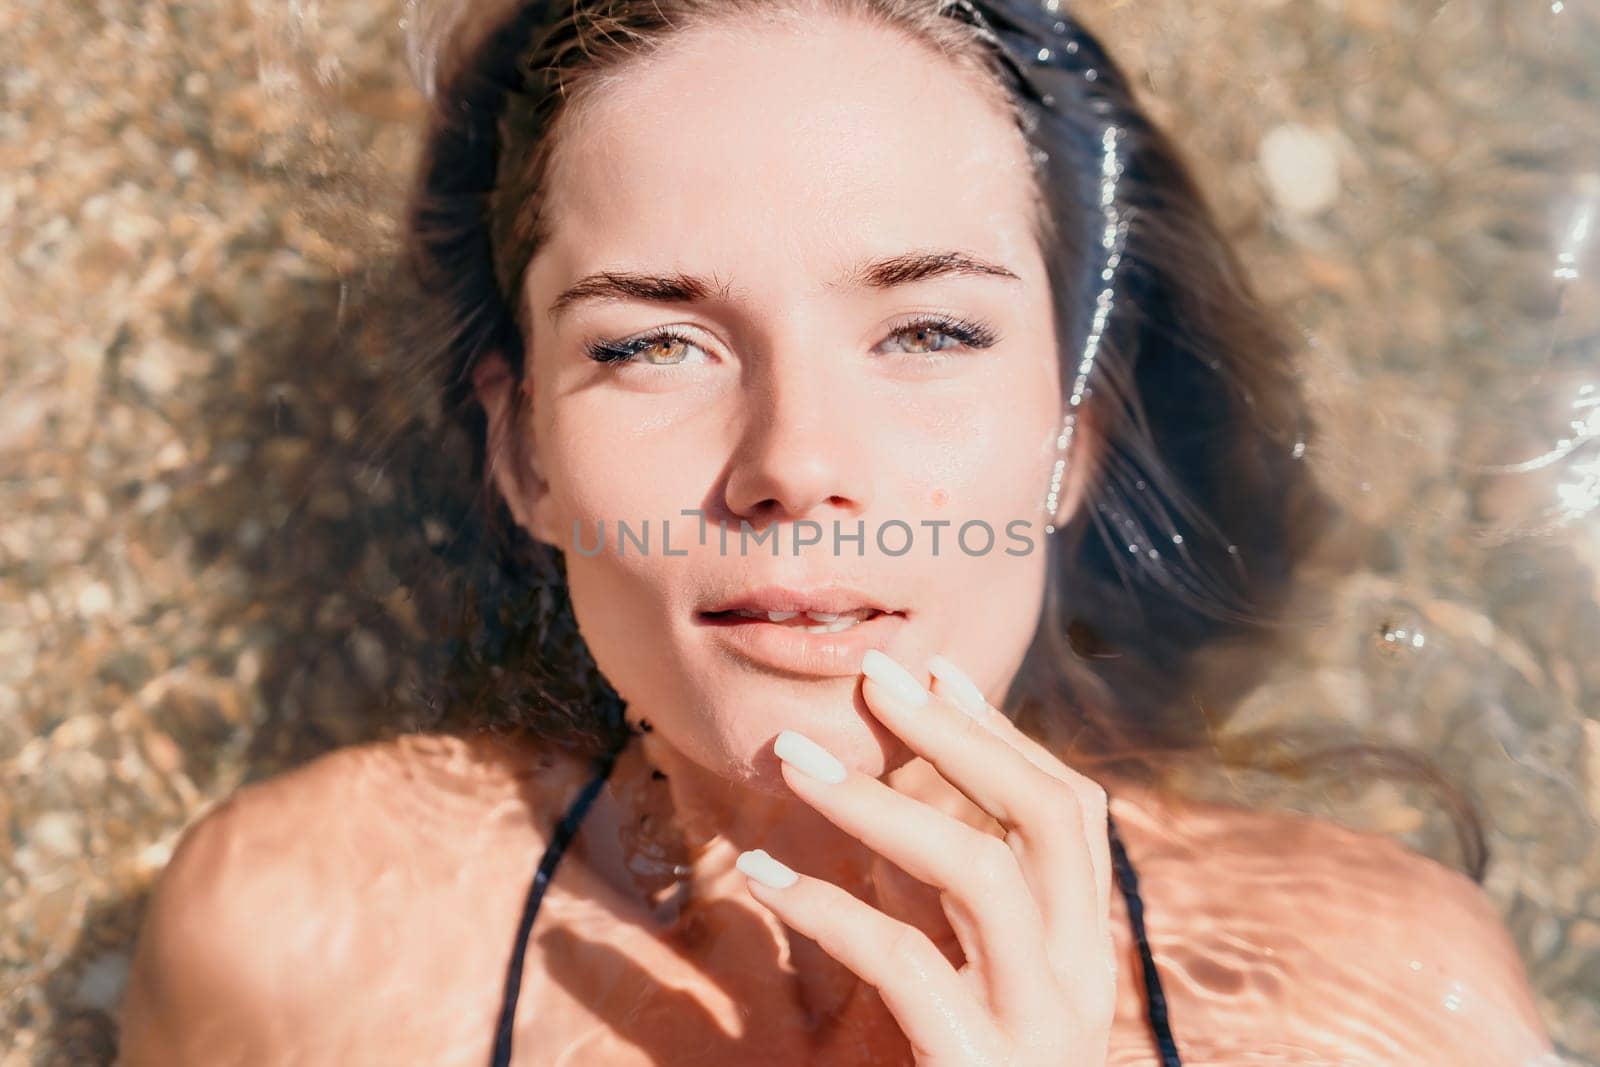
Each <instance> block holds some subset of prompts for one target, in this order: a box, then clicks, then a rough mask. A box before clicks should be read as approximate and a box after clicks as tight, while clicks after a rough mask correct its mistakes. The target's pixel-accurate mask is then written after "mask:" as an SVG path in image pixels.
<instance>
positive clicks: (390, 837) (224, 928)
mask: <svg viewBox="0 0 1600 1067" xmlns="http://www.w3.org/2000/svg"><path fill="white" fill-rule="evenodd" d="M582 772H583V768H582V766H581V765H580V764H579V763H578V762H577V761H575V760H572V759H571V758H569V757H565V756H562V755H560V754H557V753H551V752H547V751H543V750H541V749H540V748H539V746H537V745H535V744H534V743H532V742H530V741H527V740H523V739H520V738H517V737H511V736H494V735H478V736H470V737H468V736H460V735H446V734H409V735H403V736H401V737H397V738H392V739H387V740H383V741H374V742H368V743H365V744H361V745H355V746H350V747H348V748H342V749H337V750H334V751H332V752H329V753H326V754H324V755H322V756H319V757H317V758H315V759H313V760H311V761H309V762H308V763H305V764H303V765H301V766H299V767H296V768H294V769H292V770H290V771H286V772H283V773H281V774H278V775H274V776H272V777H270V778H267V779H263V780H261V781H259V782H255V783H252V784H250V785H247V786H244V787H242V788H240V789H238V790H236V791H235V792H234V793H233V794H232V795H230V796H229V797H227V798H226V799H225V800H223V801H222V802H221V803H220V804H218V805H216V806H215V807H214V808H212V809H211V810H210V811H208V812H207V813H206V814H205V815H204V816H202V817H201V818H199V819H197V820H196V821H195V822H194V823H193V824H191V825H190V826H189V827H188V828H187V829H186V830H185V831H184V833H183V835H182V836H181V838H180V839H179V841H178V844H177V846H176V847H175V848H174V851H173V854H172V856H171V858H170V859H169V861H168V863H167V865H166V867H165V868H164V869H163V871H162V873H161V874H160V876H159V877H158V878H157V880H156V883H155V886H154V887H153V889H152V892H151V896H150V900H149V903H148V905H147V907H146V912H145V917H144V921H143V924H142V926H141V930H140V935H139V942H138V945H137V947H136V949H135V955H134V962H133V970H132V973H131V974H130V978H129V986H128V992H127V994H126V997H125V1000H124V1004H123V1017H124V1018H123V1062H124V1063H126V1064H128V1065H129V1067H136V1065H138V1064H141V1063H146V1062H150V1063H154V1062H161V1063H167V1064H181V1063H187V1062H190V1061H191V1060H193V1061H194V1062H222V1061H223V1060H225V1059H231V1057H232V1056H234V1055H235V1054H236V1053H237V1052H239V1051H241V1050H245V1049H247V1048H252V1047H253V1048H255V1049H256V1051H257V1052H258V1053H260V1054H269V1053H267V1051H266V1050H269V1049H270V1050H272V1051H271V1053H270V1054H271V1055H281V1054H282V1053H283V1052H284V1051H285V1045H284V1042H286V1041H305V1040H313V1038H312V1037H310V1036H309V1035H311V1034H313V1033H318V1032H321V1033H322V1035H323V1036H322V1040H324V1041H326V1042H328V1043H330V1044H331V1043H333V1040H334V1039H333V1037H332V1035H329V1034H327V1033H326V1031H325V1030H322V1031H319V1030H318V1029H313V1028H314V1027H321V1026H323V1025H325V1024H326V1022H327V1021H328V1020H329V1019H330V1018H333V1017H336V1016H337V1015H339V1014H341V1013H337V1012H335V1013H332V1014H330V1011H329V1008H330V1004H337V1003H340V1002H342V1001H344V1000H345V999H347V998H349V997H350V996H352V995H353V994H354V993H355V992H357V991H359V992H360V994H361V999H362V1003H363V1009H362V1013H358V1014H364V1015H366V1017H368V1018H370V1019H381V1018H383V1016H384V1012H383V1011H382V1002H383V999H384V998H385V997H390V998H392V999H393V1000H394V1002H395V1003H394V1007H395V1008H396V1010H397V1012H398V1011H400V1010H401V1009H402V1008H404V1009H406V1010H410V1009H411V1008H413V1007H414V1004H409V1005H402V1004H401V1003H400V1001H401V999H402V998H403V997H404V996H405V994H406V993H407V992H408V991H409V992H413V993H414V991H415V988H416V982H417V981H418V980H422V981H433V980H437V981H438V982H439V983H440V984H441V985H445V986H447V987H451V988H455V989H457V990H459V991H462V992H464V993H471V994H472V995H473V1000H472V1003H473V1004H475V1005H479V1004H481V1003H483V1002H484V1001H485V1000H487V1001H488V1002H489V1003H491V1004H492V1003H493V996H494V988H493V986H494V983H495V982H496V981H497V980H498V976H499V975H500V972H501V971H503V967H504V956H505V950H506V947H507V945H509V942H510V938H511V935H512V933H513V932H514V930H515V925H516V915H517V909H518V908H519V906H520V903H521V899H522V896H523V893H524V892H525V890H526V883H527V879H528V878H529V877H530V876H531V873H532V871H533V868H534V864H535V863H536V862H537V857H538V852H539V850H540V849H541V848H542V846H543V844H544V841H545V838H546V836H547V834H548V827H549V826H550V825H552V824H553V822H554V818H555V815H554V814H553V812H554V811H555V809H557V808H558V807H559V805H560V804H561V803H562V802H563V800H564V798H565V797H569V796H570V795H571V792H572V789H573V788H574V785H573V783H575V782H577V781H578V780H579V779H580V778H581V777H582ZM441 946H442V947H441ZM446 949H447V950H448V951H446ZM408 968H416V969H417V970H412V971H410V979H409V983H405V982H402V981H400V980H399V979H397V978H386V977H385V976H389V975H397V974H400V973H404V972H406V971H407V970H408ZM452 971H454V972H456V973H452ZM419 972H420V973H419ZM479 985H482V986H483V988H482V989H478V988H477V986H479ZM330 998H332V999H331V1000H330ZM445 999H448V998H441V1001H442V1000H445ZM441 1010H443V1005H442V1003H441ZM469 1014H472V1017H473V1018H474V1019H475V1018H476V1015H475V1014H473V1013H470V1012H469ZM197 1020H205V1024H204V1026H203V1027H197V1026H196V1021H197ZM476 1029H477V1030H482V1029H483V1028H482V1026H478V1027H477V1028H476ZM436 1032H437V1031H436ZM478 1036H481V1034H480V1035H478ZM141 1057H142V1058H141ZM247 1058H248V1057H247Z"/></svg>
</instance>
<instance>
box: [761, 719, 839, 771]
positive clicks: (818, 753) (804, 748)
mask: <svg viewBox="0 0 1600 1067" xmlns="http://www.w3.org/2000/svg"><path fill="white" fill-rule="evenodd" d="M772 750H773V751H774V752H776V753H777V754H778V758H779V759H781V760H783V762H785V763H787V764H789V765H790V766H792V767H794V768H795V769H796V770H799V771H800V772H802V773H804V774H809V775H810V776H811V777H813V778H815V779H817V780H818V781H822V782H828V783H830V784H833V783H838V782H842V781H844V779H845V770H844V764H842V763H840V762H839V760H838V759H837V758H836V757H835V756H834V754H833V753H832V752H829V751H828V750H827V749H825V748H823V747H822V746H821V745H819V744H817V743H816V742H815V741H813V740H811V738H809V737H807V736H806V735H805V734H802V733H796V732H795V731H794V730H784V731H782V732H781V733H779V734H778V739H777V740H776V741H774V742H773V743H772Z"/></svg>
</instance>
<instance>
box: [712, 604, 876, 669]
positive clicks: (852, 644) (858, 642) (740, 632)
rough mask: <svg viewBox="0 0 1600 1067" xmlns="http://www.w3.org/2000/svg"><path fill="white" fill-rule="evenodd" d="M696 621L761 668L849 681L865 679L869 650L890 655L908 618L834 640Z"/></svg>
mask: <svg viewBox="0 0 1600 1067" xmlns="http://www.w3.org/2000/svg"><path fill="white" fill-rule="evenodd" d="M695 621H696V622H697V623H698V624H699V625H700V626H703V627H705V628H706V629H707V630H708V631H710V633H711V635H712V639H713V640H716V641H720V642H722V643H723V644H724V645H725V646H727V647H728V648H729V649H731V650H732V651H733V652H734V653H735V654H736V655H738V656H740V657H741V658H743V659H746V660H749V661H750V662H752V663H756V664H759V665H760V666H763V667H767V668H769V669H772V670H777V671H784V672H786V673H789V674H799V675H804V676H806V677H809V678H848V677H853V676H854V675H857V674H860V673H861V660H862V657H864V656H865V655H866V654H867V652H868V650H870V649H874V648H875V649H877V650H878V651H880V652H886V651H888V648H889V644H890V643H891V642H892V641H893V640H894V638H895V635H896V634H898V633H899V632H900V628H901V627H902V626H904V625H905V623H906V617H905V616H904V615H892V614H889V613H887V612H885V613H884V614H882V615H875V616H873V617H872V618H870V619H868V620H867V621H866V622H858V623H856V624H855V625H854V626H852V627H850V628H849V629H848V630H840V631H838V632H837V633H831V634H829V633H807V632H806V631H805V630H802V629H799V628H797V627H794V626H787V625H784V624H781V623H775V622H767V621H766V620H763V619H751V618H746V617H743V616H737V615H734V616H708V615H699V616H696V618H695Z"/></svg>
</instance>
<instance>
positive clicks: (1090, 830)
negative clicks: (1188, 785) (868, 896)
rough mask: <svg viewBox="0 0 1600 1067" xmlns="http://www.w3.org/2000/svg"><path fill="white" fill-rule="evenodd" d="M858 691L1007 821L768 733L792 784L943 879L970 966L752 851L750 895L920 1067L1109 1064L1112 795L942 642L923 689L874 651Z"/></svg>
mask: <svg viewBox="0 0 1600 1067" xmlns="http://www.w3.org/2000/svg"><path fill="white" fill-rule="evenodd" d="M862 670H863V672H864V673H865V674H866V676H867V677H866V680H865V681H864V682H863V686H862V692H863V695H864V697H865V699H866V702H867V706H868V707H869V708H870V709H871V711H872V713H873V714H874V715H876V716H877V717H878V719H879V720H880V721H882V722H883V723H884V725H885V726H887V727H888V728H889V729H890V730H892V731H893V732H894V733H895V734H896V735H898V736H899V737H900V738H901V739H902V740H903V741H904V742H905V743H906V745H907V746H908V747H909V748H910V749H911V750H912V751H913V752H916V753H917V754H918V755H920V756H922V757H923V758H924V759H926V760H927V761H928V762H929V763H930V764H932V765H933V767H934V768H935V769H937V771H938V772H939V774H940V776H942V777H943V778H944V779H945V780H946V781H948V782H949V783H950V784H951V785H952V786H954V787H955V788H956V789H958V790H960V791H961V792H962V793H963V794H965V795H966V797H967V798H968V799H969V800H971V801H972V802H973V803H974V804H976V805H977V806H978V807H979V808H981V809H982V810H983V811H985V812H987V813H988V814H989V815H990V816H991V817H992V818H993V819H994V820H995V822H996V823H998V824H999V828H1000V833H1001V835H1003V836H996V835H995V834H990V833H985V832H984V831H982V830H980V829H977V828H975V827H972V826H969V825H967V824H966V823H963V822H961V821H959V820H958V819H956V818H954V817H953V816H951V815H948V814H946V813H944V812H942V811H938V810H936V809H935V808H933V807H931V806H930V805H928V804H925V803H923V802H921V801H919V800H915V799H913V798H911V797H909V796H907V795H905V794H904V793H901V792H899V791H897V790H896V789H894V788H893V787H891V786H889V785H887V784H885V783H884V782H882V781H879V780H878V779H875V778H870V777H867V776H866V775H863V774H860V773H858V772H855V771H848V770H847V769H846V768H845V767H844V766H843V764H841V763H840V762H839V761H838V760H837V759H835V758H834V757H833V756H832V755H831V754H830V753H828V752H827V751H825V750H824V749H822V748H821V747H819V746H818V745H816V744H815V743H813V742H811V741H810V740H809V739H807V738H805V737H804V736H802V735H800V734H798V733H795V732H794V731H790V730H785V731H784V732H783V733H782V734H780V735H779V737H778V741H777V743H776V745H775V748H776V750H777V753H778V755H779V757H781V758H782V760H783V763H784V767H783V775H784V779H785V780H786V781H787V782H788V783H789V786H790V788H791V789H793V790H794V792H795V793H796V795H798V796H799V797H800V798H801V799H803V800H805V801H806V802H807V803H809V804H810V805H812V806H813V807H814V808H816V809H817V810H818V811H819V812H820V813H821V814H822V815H823V816H825V817H826V818H827V819H828V820H829V821H831V822H833V823H834V824H835V825H837V826H838V827H839V828H840V829H842V830H844V831H845V832H847V833H849V834H850V835H851V836H853V837H856V838H858V839H859V840H860V841H861V842H862V843H863V844H865V845H866V846H867V847H869V848H871V849H872V850H873V851H874V852H876V853H878V854H879V855H881V856H882V857H883V858H885V859H887V860H888V861H890V862H891V863H893V864H894V865H895V866H897V867H899V868H901V869H902V870H904V871H905V872H906V873H907V874H909V875H911V876H912V877H914V878H916V879H918V880H920V881H922V882H925V883H927V884H928V885H930V886H932V887H934V888H935V889H937V890H938V891H939V896H940V903H941V904H942V905H943V909H944V913H945V916H946V917H947V919H948V920H949V923H950V927H951V929H952V930H953V931H954V932H955V934H956V937H957V939H958V940H959V942H960V946H961V950H962V954H963V955H964V956H965V960H966V962H965V963H962V964H961V965H960V966H959V967H957V966H955V965H953V964H952V962H951V961H950V959H949V958H947V956H946V955H945V953H944V952H943V951H942V950H941V949H940V948H939V947H938V946H937V945H936V944H935V943H934V942H933V941H932V939H930V938H929V937H928V935H927V934H926V933H924V932H923V931H922V930H921V929H920V928H918V927H917V926H915V925H912V924H910V923H906V922H903V921H901V920H899V919H895V918H892V917H890V916H889V915H886V914H884V913H883V912H882V911H879V910H878V909H876V908H873V907H871V906H869V905H868V904H866V903H864V902H863V901H861V900H859V899H858V898H856V897H855V896H853V895H852V894H850V893H848V892H846V891H844V890H843V889H840V888H839V887H837V886H835V885H833V884H831V883H829V882H827V881H823V880H821V879H818V878H812V877H810V876H808V875H803V874H796V873H795V872H793V871H790V870H789V869H788V868H787V867H784V866H783V865H782V864H781V863H777V862H776V861H775V860H773V859H772V857H770V856H768V855H767V854H766V853H765V851H763V850H760V849H757V850H754V851H752V852H746V853H744V854H743V855H742V856H741V857H740V858H739V868H740V870H742V871H744V872H745V873H746V874H747V875H750V876H751V881H750V892H751V893H752V895H754V896H755V898H756V899H757V900H759V901H761V903H762V904H764V905H766V906H767V907H768V908H770V909H772V911H774V912H775V913H776V914H777V915H778V917H779V918H781V919H782V920H783V921H784V922H785V923H787V924H788V925H789V926H791V927H793V928H794V929H795V930H797V931H799V932H800V933H802V934H804V935H806V936H807V937H809V938H811V939H812V940H814V941H816V942H817V943H818V944H819V945H820V946H821V947H822V948H823V949H824V950H825V951H826V952H827V953H828V954H829V955H831V956H833V957H834V958H835V959H837V960H838V961H839V962H840V963H842V964H843V965H844V966H845V967H847V968H849V969H850V970H851V971H853V972H854V973H855V974H856V975H857V976H859V977H860V978H861V980H862V981H864V982H866V983H868V984H869V985H871V986H873V987H874V988H875V989H876V990H877V991H878V993H879V995H880V997H881V998H882V1000H883V1003H884V1006H885V1007H886V1008H887V1009H888V1011H889V1012H890V1014H892V1015H893V1016H894V1019H895V1021H896V1022H897V1023H898V1024H899V1025H900V1029H901V1030H902V1031H903V1033H904V1034H905V1036H906V1038H907V1040H908V1041H909V1043H910V1045H911V1047H912V1049H913V1050H914V1051H915V1053H916V1061H917V1063H918V1064H921V1065H930V1067H933V1065H936V1067H946V1065H948V1067H986V1065H992V1067H1002V1065H1004V1067H1033V1065H1036V1067H1046V1065H1048V1067H1064V1065H1073V1067H1080V1065H1081V1067H1102V1065H1103V1064H1104V1063H1105V1061H1106V1049H1107V1042H1108V1040H1109V1037H1110V1031H1111V1020H1112V1015H1113V1012H1114V1009H1115V1003H1116V957H1115V955H1114V951H1113V948H1112V939H1111V929H1110V918H1109V916H1110V912H1109V908H1110V886H1111V882H1110V877H1111V876H1110V870H1111V860H1110V849H1109V846H1108V843H1107V838H1106V794H1105V791H1104V790H1103V789H1101V788H1100V786H1099V785H1097V784H1096V783H1095V782H1093V781H1091V780H1090V779H1088V778H1085V777H1084V776H1083V775H1081V774H1078V773H1076V772H1075V771H1073V770H1072V769H1071V768H1069V767H1067V766H1066V765H1065V764H1063V763H1062V762H1061V761H1060V760H1058V759H1056V758H1055V757H1054V756H1053V755H1051V754H1050V752H1049V751H1048V750H1046V749H1045V748H1044V747H1043V746H1042V745H1040V744H1038V743H1037V742H1035V741H1034V740H1033V739H1032V738H1029V737H1028V736H1027V735H1025V734H1023V733H1022V732H1021V731H1020V730H1018V729H1017V728H1016V727H1015V726H1014V725H1012V723H1011V722H1010V720H1008V719H1007V718H1006V717H1005V716H1004V715H1002V714H1001V713H1000V712H999V711H997V710H995V709H994V708H992V707H990V706H989V705H988V703H987V702H986V701H985V700H984V698H983V695H982V693H981V692H980V691H979V690H978V689H977V687H976V686H975V685H973V683H972V682H971V681H970V680H969V679H967V677H966V676H965V675H964V674H963V673H962V672H961V671H960V670H959V669H957V668H956V667H955V665H954V664H953V663H951V662H950V661H949V660H946V659H944V658H943V657H938V656H936V657H934V658H933V660H931V661H929V663H928V670H929V672H930V673H931V674H933V676H934V678H935V683H934V691H933V692H931V693H930V692H929V690H928V689H927V688H925V687H924V686H923V685H922V684H921V683H920V682H918V681H917V680H916V679H915V678H914V677H913V676H912V675H911V674H910V673H908V672H907V671H906V670H905V669H904V668H902V667H901V666H900V665H899V664H897V663H895V662H894V660H892V659H890V658H889V657H888V656H886V655H883V654H882V653H879V652H869V653H868V654H867V656H866V659H865V661H864V663H863V665H862Z"/></svg>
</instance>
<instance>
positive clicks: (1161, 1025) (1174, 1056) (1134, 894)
mask: <svg viewBox="0 0 1600 1067" xmlns="http://www.w3.org/2000/svg"><path fill="white" fill-rule="evenodd" d="M1106 837H1107V839H1108V840H1109V842H1110V845H1111V869H1112V870H1113V871H1114V872H1115V873H1116V876H1117V888H1118V889H1120V890H1122V895H1123V897H1124V899H1126V900H1127V902H1128V921H1129V922H1130V923H1131V924H1132V925H1133V940H1134V943H1135V944H1136V945H1138V946H1139V960H1140V963H1141V965H1142V968H1143V971H1144V990H1145V996H1146V998H1147V999H1148V1001H1149V1004H1150V1030H1151V1032H1152V1033H1154V1034H1155V1038H1156V1047H1157V1048H1158V1049H1159V1050H1160V1052H1161V1067H1182V1063H1183V1061H1182V1060H1180V1059H1178V1044H1177V1042H1176V1041H1174V1040H1173V1039H1172V1027H1171V1025H1170V1024H1169V1023H1168V1021H1167V995H1166V993H1165V992H1164V991H1163V990H1162V988H1161V975H1160V974H1159V973H1157V971H1156V961H1155V957H1154V956H1152V955H1151V954H1150V941H1149V939H1148V938H1147V937H1146V936H1145V932H1144V901H1143V900H1141V899H1139V876H1138V875H1137V874H1136V873H1134V870H1133V861H1132V860H1130V859H1129V858H1128V850H1127V849H1126V848H1124V847H1123V845H1122V838H1121V837H1120V836H1119V835H1118V834H1117V823H1116V820H1115V819H1113V818H1112V817H1111V805H1110V804H1109V803H1107V804H1106Z"/></svg>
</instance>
